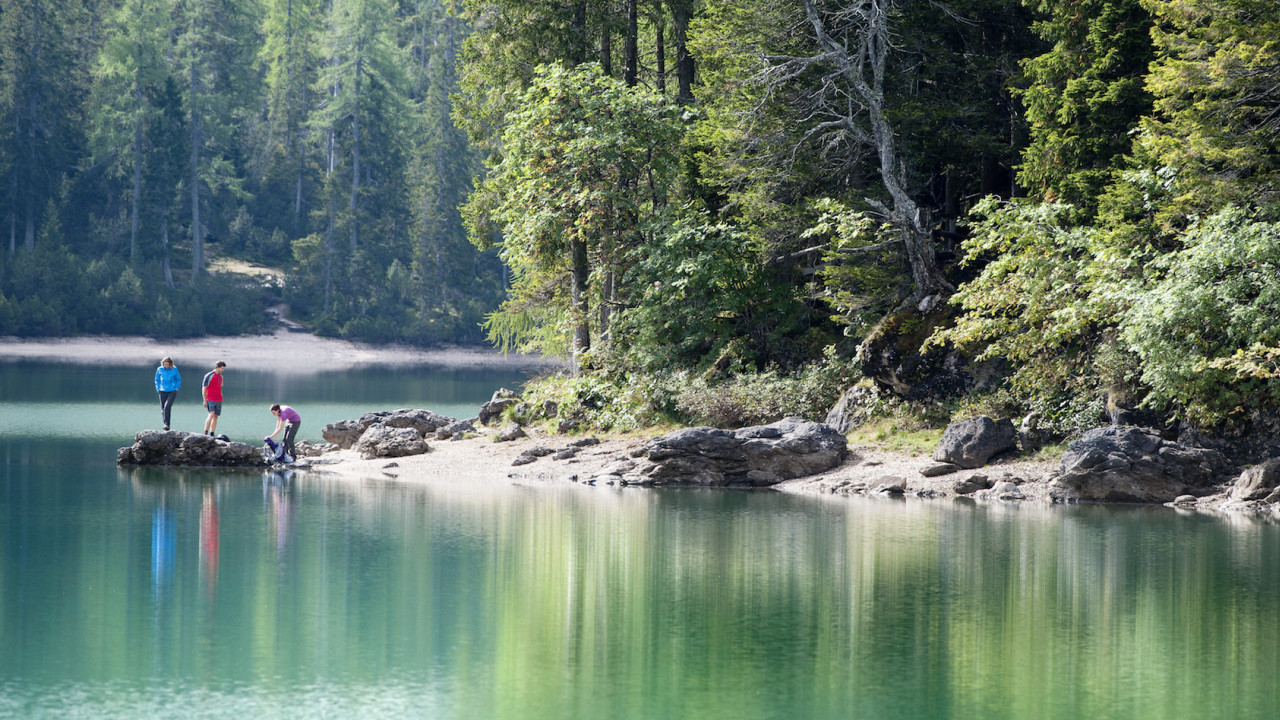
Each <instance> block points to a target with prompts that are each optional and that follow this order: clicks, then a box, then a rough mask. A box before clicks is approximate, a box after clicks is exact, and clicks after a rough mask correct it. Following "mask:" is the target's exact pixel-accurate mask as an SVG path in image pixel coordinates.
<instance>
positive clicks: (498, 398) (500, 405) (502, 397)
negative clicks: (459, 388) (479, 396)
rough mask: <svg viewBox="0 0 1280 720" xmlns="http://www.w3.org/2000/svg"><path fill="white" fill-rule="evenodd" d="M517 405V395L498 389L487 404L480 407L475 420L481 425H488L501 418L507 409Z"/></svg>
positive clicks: (518, 399)
mask: <svg viewBox="0 0 1280 720" xmlns="http://www.w3.org/2000/svg"><path fill="white" fill-rule="evenodd" d="M519 403H520V396H519V395H517V394H515V392H513V391H511V390H508V389H506V388H499V389H498V390H497V391H495V392H494V393H493V397H491V398H489V402H487V403H485V404H484V405H481V406H480V414H479V416H478V418H477V419H478V420H479V421H480V424H481V425H489V424H491V423H492V422H493V421H494V420H497V419H498V418H499V417H501V416H502V413H503V412H504V411H506V409H507V408H509V407H515V406H516V405H517V404H519Z"/></svg>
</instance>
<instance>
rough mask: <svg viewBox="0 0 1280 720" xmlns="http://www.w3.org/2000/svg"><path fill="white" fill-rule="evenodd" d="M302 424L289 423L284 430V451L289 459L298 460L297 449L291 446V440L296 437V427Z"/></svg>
mask: <svg viewBox="0 0 1280 720" xmlns="http://www.w3.org/2000/svg"><path fill="white" fill-rule="evenodd" d="M301 424H302V423H289V424H288V425H286V426H285V428H284V451H285V452H287V453H289V457H291V458H293V459H294V460H297V459H298V449H297V448H296V447H294V446H293V439H294V438H295V437H297V436H298V426H299V425H301Z"/></svg>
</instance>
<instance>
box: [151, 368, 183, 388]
mask: <svg viewBox="0 0 1280 720" xmlns="http://www.w3.org/2000/svg"><path fill="white" fill-rule="evenodd" d="M180 387H182V373H180V372H178V368H177V367H176V366H175V367H171V368H167V369H166V368H165V366H163V365H161V366H160V367H158V368H156V392H169V391H171V390H177V389H178V388H180Z"/></svg>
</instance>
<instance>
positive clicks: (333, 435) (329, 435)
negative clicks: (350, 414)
mask: <svg viewBox="0 0 1280 720" xmlns="http://www.w3.org/2000/svg"><path fill="white" fill-rule="evenodd" d="M455 422H457V421H456V420H455V419H453V418H451V417H445V416H444V415H437V414H436V413H434V412H431V411H430V410H421V409H417V410H415V409H409V408H402V409H400V410H392V411H386V410H382V411H378V412H367V413H365V414H364V415H361V416H360V418H359V419H358V420H340V421H338V422H336V423H329V424H328V425H325V426H324V429H323V430H321V431H320V434H321V435H323V436H324V439H325V440H327V441H328V442H331V443H333V444H334V445H337V446H338V447H340V448H342V449H344V450H345V449H347V448H349V447H352V446H354V445H355V444H356V443H357V442H359V441H360V438H361V436H363V435H364V433H365V431H366V430H368V429H369V428H370V427H372V426H373V425H375V424H377V425H383V426H385V427H389V428H411V429H413V430H414V431H415V432H417V433H418V437H419V438H423V437H426V436H427V435H429V434H430V435H434V434H435V432H436V431H437V430H439V429H440V428H443V427H447V426H449V425H451V424H453V423H455Z"/></svg>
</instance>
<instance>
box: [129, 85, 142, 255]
mask: <svg viewBox="0 0 1280 720" xmlns="http://www.w3.org/2000/svg"><path fill="white" fill-rule="evenodd" d="M135 92H136V97H137V100H138V102H139V107H141V102H142V88H141V87H139V88H136V90H135ZM141 197H142V122H141V119H140V118H139V119H138V120H136V121H135V122H134V124H133V197H131V198H130V199H129V262H130V263H134V262H137V259H138V204H139V202H140V198H141Z"/></svg>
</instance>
